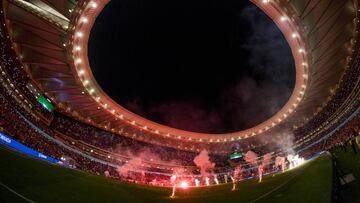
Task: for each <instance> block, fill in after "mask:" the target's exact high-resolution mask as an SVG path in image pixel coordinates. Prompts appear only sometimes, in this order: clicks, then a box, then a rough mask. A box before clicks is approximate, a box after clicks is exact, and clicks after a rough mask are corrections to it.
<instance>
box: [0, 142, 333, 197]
mask: <svg viewBox="0 0 360 203" xmlns="http://www.w3.org/2000/svg"><path fill="white" fill-rule="evenodd" d="M331 181H332V168H331V159H330V158H329V157H328V156H321V157H319V158H317V159H315V160H313V161H310V162H308V163H307V164H305V165H304V166H301V167H299V168H297V169H294V170H291V171H287V172H285V173H279V174H276V175H271V176H267V177H265V178H264V179H263V182H262V183H258V182H257V180H248V181H244V182H241V183H239V184H238V188H239V189H238V190H237V191H235V192H232V191H230V190H231V187H232V185H231V184H224V185H219V186H212V187H207V188H192V189H187V190H181V189H178V191H177V194H176V196H177V198H175V199H170V198H169V195H170V193H171V189H170V188H161V187H148V186H141V185H135V184H129V183H121V182H119V181H115V180H110V179H107V178H104V177H101V176H95V175H92V174H88V173H84V172H80V171H76V170H71V169H67V168H63V167H59V166H56V165H52V164H49V163H46V162H43V161H40V160H35V159H33V158H29V157H27V156H24V155H20V154H18V153H17V152H13V151H10V150H7V149H3V148H1V147H0V182H1V183H3V184H5V185H7V186H8V187H10V188H11V189H13V190H15V191H16V192H17V193H19V194H21V195H23V196H25V197H27V198H28V199H31V200H33V201H35V202H46V203H49V202H50V203H57V202H87V203H90V202H117V203H119V202H126V203H128V202H157V203H162V202H206V203H211V202H217V203H223V202H237V203H238V202H239V203H241V202H252V201H254V200H256V202H267V203H268V202H277V203H279V202H287V203H290V202H291V203H292V202H309V203H310V202H320V203H321V202H324V203H325V202H326V203H328V202H330V199H331ZM0 202H1V203H3V202H4V203H6V202H9V203H10V202H11V203H13V202H26V201H23V200H22V199H21V198H19V197H18V196H16V195H15V194H13V193H11V192H9V191H8V190H7V189H5V188H4V187H2V186H1V185H0Z"/></svg>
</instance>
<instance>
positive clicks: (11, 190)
mask: <svg viewBox="0 0 360 203" xmlns="http://www.w3.org/2000/svg"><path fill="white" fill-rule="evenodd" d="M0 185H1V186H3V187H4V188H6V189H7V190H9V191H10V192H12V193H14V194H15V195H17V196H18V197H21V198H22V199H24V200H26V201H27V202H30V203H35V201H33V200H31V199H28V198H26V197H24V196H23V195H21V194H19V193H17V192H16V191H15V190H13V189H11V188H9V187H8V186H7V185H5V184H4V183H2V182H0Z"/></svg>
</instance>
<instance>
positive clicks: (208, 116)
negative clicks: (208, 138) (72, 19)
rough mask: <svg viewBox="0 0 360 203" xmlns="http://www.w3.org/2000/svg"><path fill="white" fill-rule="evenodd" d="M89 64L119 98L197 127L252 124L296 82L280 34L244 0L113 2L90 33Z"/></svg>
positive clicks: (218, 129)
mask: <svg viewBox="0 0 360 203" xmlns="http://www.w3.org/2000/svg"><path fill="white" fill-rule="evenodd" d="M89 60H90V64H91V68H92V71H93V73H94V76H95V78H96V80H97V82H98V83H99V85H100V86H101V87H102V89H103V90H104V91H105V92H106V93H107V94H108V95H109V96H110V97H111V98H112V99H114V100H115V101H117V102H118V103H119V104H121V105H122V106H124V107H125V108H127V109H128V110H130V111H132V112H134V113H136V114H138V115H141V116H144V117H146V118H148V119H150V120H153V121H155V122H158V123H161V124H165V125H168V126H171V127H175V128H178V129H183V130H189V131H194V132H205V133H228V132H234V131H238V130H244V129H247V128H249V127H253V126H255V125H257V124H259V123H261V122H263V121H265V120H266V119H268V118H269V117H271V116H272V115H273V114H275V113H276V112H277V111H278V110H279V109H280V108H281V107H282V106H283V105H284V104H285V103H286V102H287V100H288V98H289V97H290V95H291V92H292V90H293V87H294V83H295V67H294V61H293V57H292V55H291V51H290V48H289V46H288V44H287V42H286V40H285V38H284V37H283V35H282V33H281V32H280V31H279V29H278V28H277V27H276V25H275V23H274V22H273V21H272V20H271V19H270V18H269V17H267V16H266V14H265V13H263V12H262V11H261V10H260V9H259V8H257V7H256V6H255V5H253V4H252V3H251V2H248V1H244V0H228V1H224V0H171V1H169V0H112V1H110V3H109V4H108V5H107V6H106V7H105V9H104V10H103V12H102V13H101V14H100V16H99V17H98V18H97V20H96V22H95V25H94V27H93V30H92V31H91V36H90V40H89Z"/></svg>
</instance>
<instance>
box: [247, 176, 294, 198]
mask: <svg viewBox="0 0 360 203" xmlns="http://www.w3.org/2000/svg"><path fill="white" fill-rule="evenodd" d="M298 175H299V174H297V175H294V176H293V177H291V178H290V179H288V180H287V181H285V182H283V183H282V184H281V185H279V186H277V187H276V188H274V189H272V190H270V191H269V192H267V193H265V194H263V195H261V196H260V197H258V198H256V199H254V200H252V201H251V202H250V203H254V202H256V201H259V200H260V199H262V198H264V197H266V196H268V195H270V194H271V193H273V192H275V191H276V190H278V189H280V188H282V187H283V186H284V185H286V184H288V183H289V182H290V181H291V180H293V179H294V178H295V177H297V176H298Z"/></svg>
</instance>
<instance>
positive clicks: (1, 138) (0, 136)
mask: <svg viewBox="0 0 360 203" xmlns="http://www.w3.org/2000/svg"><path fill="white" fill-rule="evenodd" d="M0 143H1V144H4V145H6V146H8V147H10V148H13V149H16V150H18V151H20V152H23V153H25V154H27V155H30V156H32V157H35V158H39V159H42V160H45V161H48V162H51V163H55V164H62V162H61V161H58V160H56V159H54V158H52V157H49V156H47V155H45V154H42V153H40V152H38V151H35V150H33V149H31V148H29V147H26V146H25V145H23V144H20V143H19V142H17V141H15V140H13V139H12V138H10V137H8V136H6V135H5V134H4V133H2V132H0Z"/></svg>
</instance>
